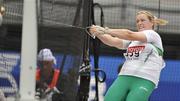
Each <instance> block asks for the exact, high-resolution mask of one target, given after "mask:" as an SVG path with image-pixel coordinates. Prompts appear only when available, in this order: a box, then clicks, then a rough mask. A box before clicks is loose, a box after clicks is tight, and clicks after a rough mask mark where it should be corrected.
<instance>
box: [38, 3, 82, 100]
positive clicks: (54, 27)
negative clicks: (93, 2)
mask: <svg viewBox="0 0 180 101" xmlns="http://www.w3.org/2000/svg"><path fill="white" fill-rule="evenodd" d="M38 11H39V13H38V15H39V18H38V23H39V24H38V25H39V26H38V32H39V33H38V49H42V48H50V49H51V50H52V51H53V52H54V54H56V57H57V58H56V59H57V68H59V70H60V78H59V81H58V84H57V87H58V89H59V90H60V91H61V92H62V94H61V95H59V96H58V95H54V99H55V100H54V101H60V100H62V101H75V99H76V96H77V93H78V71H79V67H80V65H81V63H82V53H83V44H84V35H85V34H84V30H82V29H81V28H80V27H82V25H83V22H82V19H83V14H82V0H40V6H39V9H38ZM77 27H78V28H77Z"/></svg>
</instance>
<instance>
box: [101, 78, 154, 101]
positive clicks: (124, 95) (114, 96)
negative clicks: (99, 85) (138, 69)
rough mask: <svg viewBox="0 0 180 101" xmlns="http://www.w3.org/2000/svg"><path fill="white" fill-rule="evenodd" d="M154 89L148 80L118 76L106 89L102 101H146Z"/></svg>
mask: <svg viewBox="0 0 180 101" xmlns="http://www.w3.org/2000/svg"><path fill="white" fill-rule="evenodd" d="M154 88H155V84H154V83H153V82H151V81H149V80H145V79H143V78H139V77H135V76H127V75H119V76H118V78H117V79H116V80H115V81H114V82H113V84H112V85H111V87H110V88H109V89H108V91H107V93H106V95H105V98H104V101H148V99H149V96H150V95H151V93H152V91H153V90H154Z"/></svg>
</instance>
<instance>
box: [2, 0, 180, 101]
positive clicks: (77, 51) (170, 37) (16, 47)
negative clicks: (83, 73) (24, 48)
mask: <svg viewBox="0 0 180 101" xmlns="http://www.w3.org/2000/svg"><path fill="white" fill-rule="evenodd" d="M82 1H83V2H87V1H88V0H87V1H86V0H39V3H38V2H37V3H38V4H39V5H38V11H37V12H38V19H37V20H38V50H39V49H41V48H45V47H46V48H50V49H52V50H53V52H54V54H55V55H56V58H57V60H58V66H57V67H60V68H61V67H62V63H64V65H63V73H64V75H62V78H64V79H62V81H63V83H64V84H62V85H61V86H63V88H64V89H63V91H65V92H66V94H67V96H72V97H71V98H69V99H68V98H67V97H66V98H64V99H66V100H67V99H68V100H72V99H74V98H75V97H76V93H77V90H76V88H75V86H77V82H76V80H77V78H78V74H77V73H78V69H79V66H80V65H81V63H82V51H83V44H84V36H85V35H84V34H85V33H84V31H83V30H80V29H78V28H74V27H71V26H68V25H74V26H77V27H83V26H84V25H83V24H84V23H85V22H86V21H84V20H85V19H83V16H84V15H85V16H88V14H86V13H84V12H83V9H85V8H83V7H82V6H83V5H80V4H81V3H80V2H82ZM0 3H1V4H2V5H3V6H4V7H5V8H6V13H5V15H4V20H3V25H2V26H1V27H0V33H1V34H0V39H1V40H0V49H1V58H0V59H1V67H0V68H4V67H9V68H12V71H11V70H10V71H7V73H8V74H12V75H13V77H14V78H15V80H16V83H17V86H18V87H19V76H20V74H19V72H20V53H21V36H22V19H23V16H22V15H23V14H22V12H23V0H0ZM94 3H99V4H100V5H102V8H103V11H104V26H108V27H112V28H128V29H131V30H135V22H134V21H135V14H136V12H137V11H139V10H148V11H151V12H152V13H154V14H155V15H156V16H157V17H161V18H164V19H166V20H168V21H169V23H168V25H167V26H162V27H157V28H156V29H157V31H158V33H159V34H160V35H161V37H162V40H163V44H164V50H165V54H164V58H165V61H166V67H165V68H164V70H163V71H162V74H161V78H160V84H159V87H158V89H156V90H155V91H154V92H153V94H152V96H151V98H150V101H179V100H180V97H178V93H179V91H180V75H179V73H180V69H179V66H180V53H179V51H180V47H179V46H180V40H179V38H180V30H179V27H180V17H179V16H180V6H179V5H180V1H179V0H171V1H169V0H143V1H142V0H94ZM94 15H95V21H96V24H98V25H100V20H99V19H100V10H99V8H97V7H95V14H94ZM91 41H92V40H91ZM99 53H100V54H99V55H100V58H99V67H100V68H101V69H102V70H104V71H105V72H106V75H107V79H106V82H105V83H104V84H100V88H99V89H100V90H99V91H100V92H101V93H100V94H101V95H103V94H104V92H105V91H106V90H104V89H105V88H106V89H107V88H108V87H109V85H110V84H111V83H112V81H113V80H114V79H115V78H116V76H117V70H118V66H119V64H121V63H123V61H124V59H123V57H122V53H123V51H121V50H118V49H116V48H111V47H108V46H106V45H103V44H101V45H100V52H99ZM90 54H91V58H90V63H91V65H92V67H94V59H93V52H92V47H90ZM63 60H64V62H63ZM4 61H7V62H4ZM71 70H73V72H71ZM1 72H2V71H1ZM68 73H69V74H68ZM65 74H68V75H65ZM93 75H94V74H93V73H92V78H93ZM72 76H73V78H71V77H72ZM66 79H68V80H66ZM0 80H1V83H0V84H1V85H0V86H1V87H4V86H11V85H10V84H9V81H8V80H6V79H0ZM72 80H74V83H72V84H73V85H67V84H70V82H71V81H72ZM64 85H67V86H66V87H64ZM93 86H94V85H93V84H92V83H91V87H90V89H91V92H90V97H91V99H93V92H94V87H93ZM13 87H15V86H13ZM68 87H72V89H73V91H72V92H71V93H70V91H68V90H69V89H68ZM101 87H102V88H101ZM15 91H16V90H15Z"/></svg>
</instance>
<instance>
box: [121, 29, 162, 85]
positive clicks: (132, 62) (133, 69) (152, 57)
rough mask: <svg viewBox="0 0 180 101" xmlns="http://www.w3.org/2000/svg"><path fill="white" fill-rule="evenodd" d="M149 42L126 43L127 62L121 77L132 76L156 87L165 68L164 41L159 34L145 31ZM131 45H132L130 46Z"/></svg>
mask: <svg viewBox="0 0 180 101" xmlns="http://www.w3.org/2000/svg"><path fill="white" fill-rule="evenodd" d="M143 32H144V33H145V35H146V38H147V42H140V41H131V42H128V41H125V42H124V48H127V51H126V53H125V54H124V56H125V58H126V61H125V63H124V65H123V67H122V70H121V72H120V73H119V75H132V76H137V77H140V78H144V79H147V80H150V81H152V82H153V83H154V84H155V85H156V86H157V85H158V82H159V77H160V72H161V70H162V68H163V67H164V66H165V63H164V60H163V58H162V55H163V51H164V50H163V46H162V41H161V38H160V36H159V34H158V33H156V32H155V31H153V30H145V31H143ZM129 43H130V44H129Z"/></svg>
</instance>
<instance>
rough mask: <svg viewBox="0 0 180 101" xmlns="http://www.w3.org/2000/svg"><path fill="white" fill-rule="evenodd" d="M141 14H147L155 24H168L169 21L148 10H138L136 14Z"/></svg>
mask: <svg viewBox="0 0 180 101" xmlns="http://www.w3.org/2000/svg"><path fill="white" fill-rule="evenodd" d="M139 14H145V15H146V16H147V17H148V19H149V20H150V21H152V22H153V23H154V25H166V24H167V23H168V21H167V20H164V19H160V18H157V17H156V16H154V15H153V14H152V13H151V12H148V11H139V12H137V14H136V15H139Z"/></svg>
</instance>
